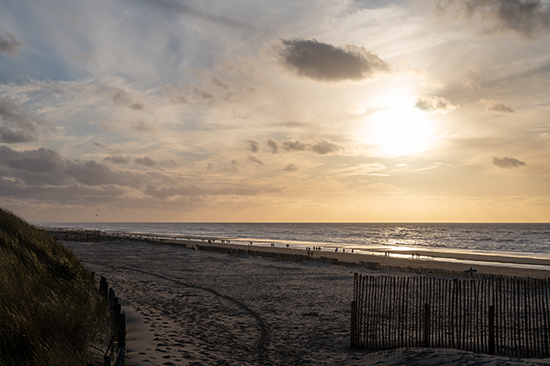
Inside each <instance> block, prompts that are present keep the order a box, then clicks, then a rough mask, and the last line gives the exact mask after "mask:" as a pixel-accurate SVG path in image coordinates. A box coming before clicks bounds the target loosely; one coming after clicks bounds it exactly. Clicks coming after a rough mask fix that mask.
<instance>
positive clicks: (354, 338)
mask: <svg viewBox="0 0 550 366" xmlns="http://www.w3.org/2000/svg"><path fill="white" fill-rule="evenodd" d="M357 338H358V337H357V301H355V300H354V301H352V302H351V339H350V347H351V348H355V347H357Z"/></svg>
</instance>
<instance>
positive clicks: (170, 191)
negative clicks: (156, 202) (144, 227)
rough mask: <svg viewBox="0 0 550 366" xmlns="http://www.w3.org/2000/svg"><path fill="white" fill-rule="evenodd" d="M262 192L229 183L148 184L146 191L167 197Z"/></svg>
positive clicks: (150, 194) (240, 194) (148, 193)
mask: <svg viewBox="0 0 550 366" xmlns="http://www.w3.org/2000/svg"><path fill="white" fill-rule="evenodd" d="M260 192H261V189H260V188H257V187H253V186H247V185H242V184H239V185H228V186H224V187H219V188H204V187H197V186H195V185H189V186H182V187H168V188H155V187H153V186H152V185H148V186H147V188H146V189H145V191H144V193H145V194H147V195H149V196H153V197H157V198H167V197H175V196H205V195H216V196H218V195H236V196H254V195H257V194H258V193H260Z"/></svg>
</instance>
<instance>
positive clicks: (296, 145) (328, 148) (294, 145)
mask: <svg viewBox="0 0 550 366" xmlns="http://www.w3.org/2000/svg"><path fill="white" fill-rule="evenodd" d="M283 148H284V149H285V150H286V151H306V150H309V151H313V152H315V153H317V154H321V155H324V154H330V153H333V152H337V151H343V150H344V147H343V146H341V145H338V144H336V143H334V142H332V141H328V140H325V139H323V138H319V139H317V140H315V141H314V142H309V143H304V142H301V141H298V140H295V141H288V140H287V141H283Z"/></svg>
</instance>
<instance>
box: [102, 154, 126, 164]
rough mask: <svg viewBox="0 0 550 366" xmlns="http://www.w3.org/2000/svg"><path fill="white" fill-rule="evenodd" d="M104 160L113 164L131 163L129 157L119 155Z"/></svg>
mask: <svg viewBox="0 0 550 366" xmlns="http://www.w3.org/2000/svg"><path fill="white" fill-rule="evenodd" d="M105 160H106V161H108V162H110V163H113V164H128V163H129V162H130V161H131V159H130V158H129V157H127V156H120V155H117V156H109V157H107V158H105Z"/></svg>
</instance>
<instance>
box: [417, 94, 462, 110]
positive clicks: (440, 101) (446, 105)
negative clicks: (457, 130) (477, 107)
mask: <svg viewBox="0 0 550 366" xmlns="http://www.w3.org/2000/svg"><path fill="white" fill-rule="evenodd" d="M415 107H416V108H418V109H420V110H421V111H424V112H428V113H446V112H449V111H452V110H455V109H456V106H455V105H453V104H452V103H451V102H450V101H449V100H447V99H445V98H441V97H435V96H434V97H419V98H418V99H416V104H415Z"/></svg>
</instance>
